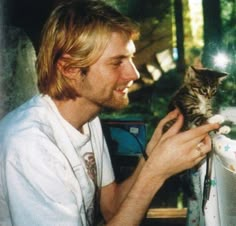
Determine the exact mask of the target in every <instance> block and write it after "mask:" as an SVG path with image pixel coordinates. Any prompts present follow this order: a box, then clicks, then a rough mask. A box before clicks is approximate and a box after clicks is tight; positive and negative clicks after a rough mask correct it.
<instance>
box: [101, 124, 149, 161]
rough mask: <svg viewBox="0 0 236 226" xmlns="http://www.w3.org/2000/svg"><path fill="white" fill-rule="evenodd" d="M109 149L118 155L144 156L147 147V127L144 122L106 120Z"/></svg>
mask: <svg viewBox="0 0 236 226" xmlns="http://www.w3.org/2000/svg"><path fill="white" fill-rule="evenodd" d="M103 128H104V135H105V137H106V140H107V143H108V147H109V149H110V150H111V151H112V153H115V154H117V155H127V156H132V155H142V154H143V153H144V151H145V146H146V125H145V123H144V122H143V121H137V120H135V121H133V120H125V121H124V120H104V121H103Z"/></svg>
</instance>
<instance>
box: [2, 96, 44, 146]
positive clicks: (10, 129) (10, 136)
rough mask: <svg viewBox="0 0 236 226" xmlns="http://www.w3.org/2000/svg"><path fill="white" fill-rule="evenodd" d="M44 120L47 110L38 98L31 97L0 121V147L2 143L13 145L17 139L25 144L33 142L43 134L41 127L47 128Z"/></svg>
mask: <svg viewBox="0 0 236 226" xmlns="http://www.w3.org/2000/svg"><path fill="white" fill-rule="evenodd" d="M46 119H47V109H46V108H45V107H43V105H42V104H41V103H40V98H39V97H37V96H36V97H33V98H32V99H30V100H29V101H27V102H26V103H24V104H23V105H21V106H19V107H18V108H16V109H15V110H13V111H12V112H10V113H8V114H7V115H6V116H5V117H4V118H3V119H2V120H1V121H0V145H2V144H3V143H4V142H7V143H12V144H15V143H17V142H16V141H17V140H19V138H20V139H21V140H23V141H25V142H30V141H33V140H34V139H33V138H34V137H36V136H39V135H40V134H41V133H43V129H42V128H43V127H48V126H47V125H46V124H47V120H46ZM22 138H24V139H22Z"/></svg>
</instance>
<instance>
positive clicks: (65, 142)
mask: <svg viewBox="0 0 236 226" xmlns="http://www.w3.org/2000/svg"><path fill="white" fill-rule="evenodd" d="M83 129H84V134H81V133H80V132H79V131H78V130H76V129H75V128H74V127H72V126H71V125H70V124H69V123H68V122H67V121H66V120H64V119H63V117H62V116H61V115H60V113H59V112H58V110H57V107H56V106H55V104H54V102H53V101H52V100H51V98H50V97H48V96H42V95H39V96H35V97H33V98H32V99H31V100H29V101H28V102H26V103H25V104H23V105H22V106H20V107H19V108H17V109H16V110H15V111H13V112H11V113H9V114H8V115H7V116H6V117H5V118H4V119H3V120H2V121H1V122H0V226H12V225H15V226H37V225H42V226H74V225H93V222H92V221H93V219H92V218H93V216H92V215H93V212H94V209H93V208H94V197H95V196H94V194H95V188H96V186H98V187H102V186H105V185H107V184H110V183H112V182H113V181H114V173H113V169H112V165H111V161H110V156H109V153H108V149H107V145H106V142H105V139H104V137H103V135H102V129H101V125H100V121H99V119H98V118H95V119H93V120H92V121H90V122H88V123H87V124H86V125H85V126H84V128H83ZM94 160H95V161H94Z"/></svg>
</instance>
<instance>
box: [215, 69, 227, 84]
mask: <svg viewBox="0 0 236 226" xmlns="http://www.w3.org/2000/svg"><path fill="white" fill-rule="evenodd" d="M228 75H229V74H228V73H226V72H218V71H216V72H215V76H216V77H217V78H218V79H219V82H222V81H223V80H224V79H226V77H227V76H228Z"/></svg>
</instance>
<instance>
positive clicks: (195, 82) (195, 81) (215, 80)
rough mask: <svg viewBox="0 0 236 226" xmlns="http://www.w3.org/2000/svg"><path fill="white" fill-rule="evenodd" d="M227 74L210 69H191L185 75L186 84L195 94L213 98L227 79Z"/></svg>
mask: <svg viewBox="0 0 236 226" xmlns="http://www.w3.org/2000/svg"><path fill="white" fill-rule="evenodd" d="M227 75H228V74H227V73H225V72H219V71H214V70H210V69H208V68H194V67H193V66H191V67H189V69H188V71H187V73H186V74H185V78H184V83H185V84H186V85H187V86H188V87H190V88H191V89H192V91H193V92H195V93H197V94H200V95H203V96H205V97H207V98H209V99H210V98H211V97H213V96H214V95H215V94H216V91H217V88H218V86H219V85H220V83H221V81H222V80H224V79H225V78H226V77H227Z"/></svg>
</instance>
